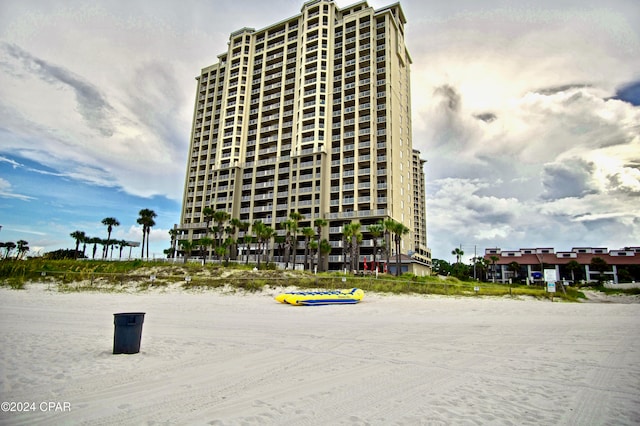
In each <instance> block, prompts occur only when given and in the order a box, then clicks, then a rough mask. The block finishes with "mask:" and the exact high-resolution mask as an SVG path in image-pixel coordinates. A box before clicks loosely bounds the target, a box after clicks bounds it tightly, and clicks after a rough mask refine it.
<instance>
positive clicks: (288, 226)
mask: <svg viewBox="0 0 640 426" xmlns="http://www.w3.org/2000/svg"><path fill="white" fill-rule="evenodd" d="M280 226H281V227H282V228H284V229H285V230H286V231H287V236H286V237H285V243H284V248H285V253H284V262H285V263H284V269H289V258H290V257H291V233H292V231H293V228H294V227H295V226H296V224H295V222H294V221H293V220H283V221H282V222H280ZM294 269H295V265H294Z"/></svg>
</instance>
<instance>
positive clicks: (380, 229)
mask: <svg viewBox="0 0 640 426" xmlns="http://www.w3.org/2000/svg"><path fill="white" fill-rule="evenodd" d="M368 230H369V234H371V239H372V240H373V266H374V268H376V270H377V266H376V254H377V253H378V238H380V237H381V236H382V234H383V233H384V225H383V224H382V221H380V222H378V223H375V224H373V225H369V226H368Z"/></svg>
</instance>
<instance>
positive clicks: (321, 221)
mask: <svg viewBox="0 0 640 426" xmlns="http://www.w3.org/2000/svg"><path fill="white" fill-rule="evenodd" d="M328 224H329V222H327V221H326V220H325V219H322V218H317V219H315V220H314V221H313V226H315V227H316V230H317V232H318V248H320V239H321V238H322V228H323V227H325V226H327V225H328ZM321 264H322V252H321V251H320V250H318V265H321Z"/></svg>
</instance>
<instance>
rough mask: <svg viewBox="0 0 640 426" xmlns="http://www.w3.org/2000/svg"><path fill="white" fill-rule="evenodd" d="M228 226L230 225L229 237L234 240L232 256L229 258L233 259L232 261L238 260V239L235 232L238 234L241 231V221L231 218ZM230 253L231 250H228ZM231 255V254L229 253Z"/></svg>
mask: <svg viewBox="0 0 640 426" xmlns="http://www.w3.org/2000/svg"><path fill="white" fill-rule="evenodd" d="M229 225H230V229H231V235H232V236H233V239H234V240H235V241H234V243H233V248H234V250H233V255H232V256H231V257H232V258H233V260H236V259H238V241H239V239H238V238H237V235H236V232H238V231H239V230H240V229H242V221H241V220H240V219H238V218H235V217H234V218H232V219H231V220H230V221H229ZM230 251H231V250H230ZM229 254H230V255H231V253H229Z"/></svg>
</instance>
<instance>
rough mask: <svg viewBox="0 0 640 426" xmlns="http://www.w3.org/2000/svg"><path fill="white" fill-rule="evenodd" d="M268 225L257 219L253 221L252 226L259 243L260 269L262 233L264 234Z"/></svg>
mask: <svg viewBox="0 0 640 426" xmlns="http://www.w3.org/2000/svg"><path fill="white" fill-rule="evenodd" d="M266 227H267V225H265V224H264V223H262V221H261V220H256V221H255V222H253V225H252V226H251V229H252V231H253V233H254V235H255V236H256V242H257V243H258V251H257V257H258V269H260V253H261V252H260V249H261V248H262V235H263V234H264V232H265V231H264V229H265V228H266Z"/></svg>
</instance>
